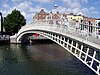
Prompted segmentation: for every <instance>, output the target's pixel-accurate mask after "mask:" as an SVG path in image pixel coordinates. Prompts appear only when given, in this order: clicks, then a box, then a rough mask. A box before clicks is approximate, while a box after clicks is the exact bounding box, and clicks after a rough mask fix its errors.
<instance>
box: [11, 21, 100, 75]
mask: <svg viewBox="0 0 100 75" xmlns="http://www.w3.org/2000/svg"><path fill="white" fill-rule="evenodd" d="M86 26H87V27H89V26H88V25H83V29H82V27H81V28H80V29H76V28H75V26H73V25H70V23H66V25H57V24H50V23H49V22H48V21H46V22H39V21H38V22H33V23H32V24H30V25H25V26H23V27H22V28H21V29H20V30H19V32H18V33H17V34H15V35H14V36H11V37H10V39H11V43H21V42H22V39H25V38H23V36H25V35H27V34H33V33H38V34H40V35H42V36H44V37H46V38H48V39H50V40H52V41H54V42H56V43H57V44H58V45H60V46H62V47H63V48H64V49H66V50H67V51H69V52H70V53H71V54H72V55H74V56H75V57H76V58H78V59H79V60H80V61H82V62H83V63H84V64H85V65H87V66H88V67H89V68H90V69H91V70H93V71H94V72H95V73H96V74H98V75H100V39H98V37H99V35H98V34H97V33H96V32H93V31H92V32H91V31H90V32H89V31H88V30H86V29H85V28H86ZM92 28H94V29H96V28H97V27H92Z"/></svg>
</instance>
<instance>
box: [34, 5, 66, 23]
mask: <svg viewBox="0 0 100 75" xmlns="http://www.w3.org/2000/svg"><path fill="white" fill-rule="evenodd" d="M66 18H67V14H65V13H63V14H61V13H59V12H58V10H57V5H55V6H54V9H53V10H52V11H51V12H50V13H47V12H45V10H44V9H41V10H40V12H38V13H36V14H35V16H34V17H33V20H35V21H37V20H38V21H49V23H50V24H55V23H56V24H59V23H60V21H61V20H65V19H66Z"/></svg>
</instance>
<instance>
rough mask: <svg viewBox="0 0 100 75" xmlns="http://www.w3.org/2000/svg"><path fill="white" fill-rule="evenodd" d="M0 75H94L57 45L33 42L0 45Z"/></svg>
mask: <svg viewBox="0 0 100 75" xmlns="http://www.w3.org/2000/svg"><path fill="white" fill-rule="evenodd" d="M46 42H47V41H46ZM0 75H96V74H94V73H93V72H92V71H91V70H90V69H89V68H87V67H86V66H85V65H83V64H82V63H81V62H80V61H79V60H77V59H76V58H75V57H74V56H72V55H71V54H70V53H68V52H67V51H66V50H64V49H63V48H62V47H60V46H59V45H57V44H55V43H52V42H49V43H48V42H47V43H44V42H42V43H40V42H35V43H33V44H32V45H20V44H17V45H16V44H10V45H0Z"/></svg>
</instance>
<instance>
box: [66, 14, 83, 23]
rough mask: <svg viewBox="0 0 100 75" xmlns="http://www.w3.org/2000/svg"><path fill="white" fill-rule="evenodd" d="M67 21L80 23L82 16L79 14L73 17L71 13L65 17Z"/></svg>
mask: <svg viewBox="0 0 100 75" xmlns="http://www.w3.org/2000/svg"><path fill="white" fill-rule="evenodd" d="M67 18H68V21H72V22H81V20H83V18H84V17H83V16H82V15H81V14H79V15H74V14H73V13H70V14H68V15H67Z"/></svg>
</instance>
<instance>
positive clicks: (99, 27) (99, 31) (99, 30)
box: [95, 18, 100, 38]
mask: <svg viewBox="0 0 100 75" xmlns="http://www.w3.org/2000/svg"><path fill="white" fill-rule="evenodd" d="M95 24H96V27H97V29H96V30H97V35H98V37H99V38H100V18H99V19H96V20H95Z"/></svg>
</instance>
